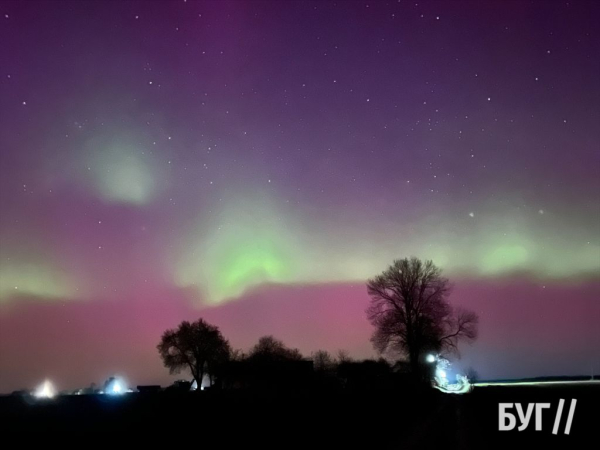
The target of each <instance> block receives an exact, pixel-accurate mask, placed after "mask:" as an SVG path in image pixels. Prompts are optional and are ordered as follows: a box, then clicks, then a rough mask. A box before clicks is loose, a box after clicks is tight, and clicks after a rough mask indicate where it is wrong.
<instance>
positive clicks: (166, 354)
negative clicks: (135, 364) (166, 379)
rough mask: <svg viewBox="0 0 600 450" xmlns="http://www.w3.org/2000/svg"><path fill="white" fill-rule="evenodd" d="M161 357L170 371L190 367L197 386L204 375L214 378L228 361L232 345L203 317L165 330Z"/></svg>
mask: <svg viewBox="0 0 600 450" xmlns="http://www.w3.org/2000/svg"><path fill="white" fill-rule="evenodd" d="M157 349H158V352H159V353H160V357H161V358H162V360H163V364H164V365H165V367H167V368H168V369H169V372H170V373H171V374H174V373H179V372H180V371H181V370H182V369H189V370H190V372H191V374H192V377H194V379H195V380H196V384H197V385H198V388H200V386H202V380H203V378H204V376H205V375H208V376H209V377H210V379H211V384H212V376H213V375H214V374H215V373H216V372H217V371H218V369H219V367H221V366H222V365H223V364H224V363H225V362H227V361H228V360H229V356H230V354H231V347H230V346H229V342H227V340H226V339H225V338H224V337H223V335H222V334H221V332H220V331H219V329H218V328H217V327H216V326H214V325H210V324H209V323H207V322H206V321H205V320H204V319H199V320H197V321H196V322H192V323H190V322H186V321H184V322H181V323H180V324H179V326H178V327H177V329H174V330H173V329H171V330H167V331H165V332H164V333H163V335H162V338H161V340H160V344H158V345H157Z"/></svg>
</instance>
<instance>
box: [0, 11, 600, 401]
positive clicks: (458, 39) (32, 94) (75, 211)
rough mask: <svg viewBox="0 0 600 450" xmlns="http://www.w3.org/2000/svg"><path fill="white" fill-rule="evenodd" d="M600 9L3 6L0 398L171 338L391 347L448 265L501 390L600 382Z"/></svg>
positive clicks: (135, 378)
mask: <svg viewBox="0 0 600 450" xmlns="http://www.w3.org/2000/svg"><path fill="white" fill-rule="evenodd" d="M599 28H600V3H598V2H586V1H568V2H565V1H561V2H558V1H556V2H555V1H544V2H542V1H533V2H529V1H521V2H500V1H497V2H493V1H473V2H459V1H444V2H431V1H422V0H417V1H406V0H403V1H399V2H397V1H395V0H393V1H392V0H389V1H360V2H353V1H346V0H338V1H336V2H325V1H323V2H321V1H304V2H301V1H298V2H294V1H278V2H260V1H233V2H228V1H211V2H194V1H192V0H189V1H184V0H177V1H176V0H173V1H145V0H144V1H119V2H117V1H91V0H90V1H58V0H55V1H2V2H0V48H1V50H0V392H7V391H11V390H14V389H18V388H31V387H34V386H35V385H37V384H39V383H40V382H41V381H42V380H44V379H45V378H49V379H51V380H52V381H53V382H54V383H55V384H56V385H57V387H58V388H59V389H66V388H73V389H74V388H77V387H82V386H85V385H89V383H90V382H92V381H94V382H96V383H101V382H102V381H103V380H104V379H106V378H107V377H108V376H110V375H121V376H123V377H124V378H125V379H127V380H130V381H131V382H132V383H133V384H143V383H162V384H166V383H168V382H169V381H170V380H172V379H173V377H170V376H169V375H168V371H167V370H166V369H164V368H163V367H162V365H161V361H160V358H159V356H158V352H157V351H156V348H155V347H156V344H157V343H158V341H159V339H160V335H161V333H162V331H164V330H165V329H166V328H171V327H175V326H176V325H177V324H178V323H179V322H180V321H181V320H184V319H185V320H195V319H197V318H198V317H200V316H202V317H204V318H205V319H206V320H208V321H209V322H211V323H214V324H215V325H218V326H219V327H220V328H221V330H222V332H223V334H224V335H225V336H226V337H227V338H228V339H229V340H230V341H231V344H232V345H233V347H236V348H241V349H244V350H247V349H248V348H249V347H250V346H251V345H253V344H254V343H255V342H256V341H257V340H258V338H259V337H260V336H262V335H265V334H274V335H275V336H276V337H278V338H280V339H282V340H283V341H284V342H286V344H288V345H290V346H293V347H298V348H299V349H300V350H301V351H302V352H303V353H304V354H305V355H310V353H311V352H312V351H315V350H317V349H320V348H323V349H326V350H329V351H331V352H335V351H337V350H338V349H346V350H348V351H349V353H350V354H351V355H352V356H354V357H370V356H374V355H375V353H374V350H373V349H372V346H371V344H370V342H369V337H370V334H371V332H372V328H371V326H370V324H369V323H368V321H367V319H366V315H365V309H366V307H367V305H368V296H367V294H366V287H365V280H366V279H367V278H368V277H371V276H374V275H376V274H377V273H379V272H381V271H382V270H384V269H385V268H386V266H387V265H388V264H390V263H391V262H392V260H393V259H394V258H401V257H406V256H411V255H415V256H418V257H421V258H431V259H433V260H434V262H435V263H436V264H438V265H439V266H441V267H442V268H443V269H444V273H445V274H446V275H447V276H448V277H450V278H451V280H452V281H453V283H454V285H455V289H454V294H453V295H452V297H451V299H452V301H453V303H454V304H456V305H463V306H466V307H469V308H472V309H473V310H475V311H476V312H477V313H478V314H479V316H480V338H479V340H478V341H477V342H476V343H475V344H474V345H472V346H466V347H463V350H462V359H461V360H460V361H458V362H457V363H456V364H457V365H459V366H464V367H469V366H472V367H474V368H475V369H476V370H477V371H478V372H479V373H480V375H481V376H482V377H484V378H504V377H525V376H538V375H560V374H589V373H590V371H592V370H595V371H596V373H598V372H600V361H599V359H598V357H599V356H598V355H600V329H599V328H598V322H600V276H599V274H600V151H599V147H600V144H599V143H600V106H599V105H600V62H599V61H600V58H599V55H600V31H599Z"/></svg>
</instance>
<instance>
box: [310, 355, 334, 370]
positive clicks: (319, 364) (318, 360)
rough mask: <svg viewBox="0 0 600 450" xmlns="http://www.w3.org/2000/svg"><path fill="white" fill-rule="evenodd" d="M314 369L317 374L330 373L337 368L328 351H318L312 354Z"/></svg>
mask: <svg viewBox="0 0 600 450" xmlns="http://www.w3.org/2000/svg"><path fill="white" fill-rule="evenodd" d="M312 360H313V367H314V369H315V371H317V372H328V371H330V370H332V369H333V368H334V366H335V360H334V359H333V357H332V356H331V355H330V354H329V352H328V351H326V350H317V351H316V352H314V353H313V354H312Z"/></svg>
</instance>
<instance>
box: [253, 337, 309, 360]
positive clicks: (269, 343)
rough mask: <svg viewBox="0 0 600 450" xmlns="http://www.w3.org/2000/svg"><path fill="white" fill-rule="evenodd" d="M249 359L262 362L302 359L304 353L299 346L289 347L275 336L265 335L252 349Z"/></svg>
mask: <svg viewBox="0 0 600 450" xmlns="http://www.w3.org/2000/svg"><path fill="white" fill-rule="evenodd" d="M248 359H249V360H251V361H261V362H276V361H300V360H301V359H302V354H301V353H300V350H298V349H297V348H289V347H287V346H286V345H285V344H284V343H283V342H282V341H280V340H279V339H275V338H274V337H273V336H263V337H261V338H260V339H259V340H258V343H257V344H256V345H255V346H254V347H253V348H252V350H250V354H249V355H248Z"/></svg>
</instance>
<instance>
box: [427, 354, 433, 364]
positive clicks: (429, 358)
mask: <svg viewBox="0 0 600 450" xmlns="http://www.w3.org/2000/svg"><path fill="white" fill-rule="evenodd" d="M427 362H428V363H432V362H435V356H434V355H432V354H429V355H427Z"/></svg>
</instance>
